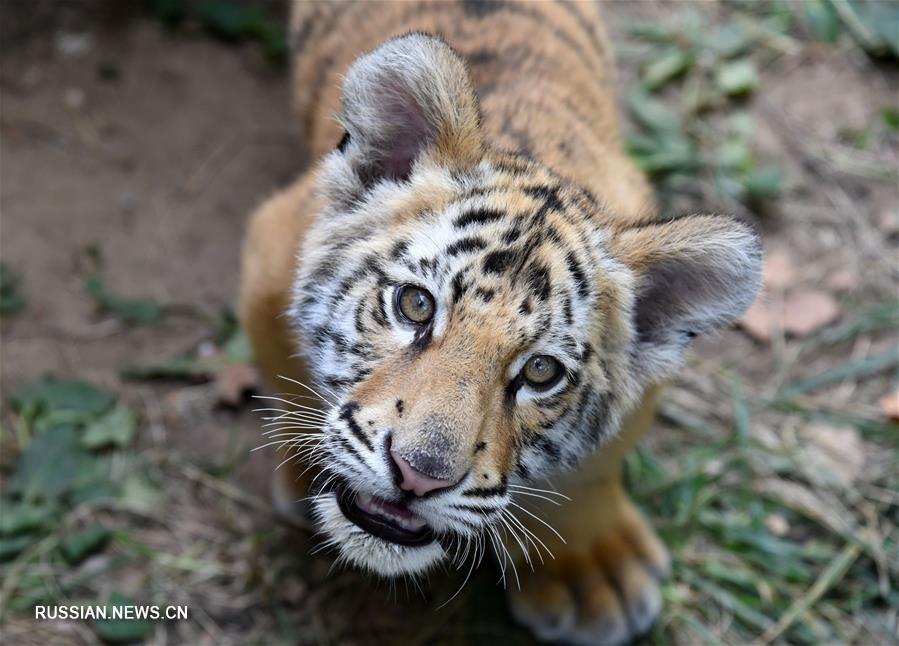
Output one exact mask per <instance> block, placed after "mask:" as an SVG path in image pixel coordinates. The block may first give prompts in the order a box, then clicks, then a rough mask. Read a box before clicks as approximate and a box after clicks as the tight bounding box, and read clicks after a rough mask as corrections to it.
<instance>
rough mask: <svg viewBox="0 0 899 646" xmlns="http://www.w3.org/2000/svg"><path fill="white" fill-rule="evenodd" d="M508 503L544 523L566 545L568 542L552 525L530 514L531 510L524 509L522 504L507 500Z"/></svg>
mask: <svg viewBox="0 0 899 646" xmlns="http://www.w3.org/2000/svg"><path fill="white" fill-rule="evenodd" d="M509 504H510V505H512V506H513V507H517V508H518V509H520V510H521V511H523V512H524V513H526V514H527V515H528V516H530V517H531V518H533V519H534V520H536V521H537V522H538V523H541V524H542V525H544V526H545V527H546V528H547V529H549V531H551V532H552V533H553V534H555V535H556V536H557V537H558V539H559V540H560V541H562V542H563V543H565V545H568V543H566V542H565V539H564V538H562V535H561V534H560V533H559V532H557V531H556V528H555V527H553V526H552V525H550V524H549V523H547V522H546V521H545V520H543V519H542V518H540V517H539V516H535V515H534V514H532V513H531V512H529V511H528V510H527V509H525V508H524V507H522V506H521V505H519V504H518V503H515V502H512V501H509Z"/></svg>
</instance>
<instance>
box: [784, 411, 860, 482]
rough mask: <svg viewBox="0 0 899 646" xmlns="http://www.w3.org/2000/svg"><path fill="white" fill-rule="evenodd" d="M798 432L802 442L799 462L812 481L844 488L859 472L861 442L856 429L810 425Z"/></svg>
mask: <svg viewBox="0 0 899 646" xmlns="http://www.w3.org/2000/svg"><path fill="white" fill-rule="evenodd" d="M799 434H800V436H801V437H802V439H803V440H805V441H806V445H805V446H804V447H803V449H802V457H803V459H802V460H801V461H800V464H801V466H802V470H803V471H805V473H806V475H807V476H808V477H809V479H811V480H812V481H814V482H817V483H819V484H838V485H841V486H846V487H848V486H849V485H851V484H852V482H853V481H854V480H855V479H856V478H858V476H859V475H860V474H861V472H862V469H863V468H864V464H865V455H864V445H863V444H862V439H861V436H860V435H859V433H858V431H857V430H856V429H854V428H836V427H833V426H828V425H826V424H811V425H809V426H806V427H805V428H802V429H800V432H799Z"/></svg>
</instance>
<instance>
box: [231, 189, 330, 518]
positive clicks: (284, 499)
mask: <svg viewBox="0 0 899 646" xmlns="http://www.w3.org/2000/svg"><path fill="white" fill-rule="evenodd" d="M314 209H315V204H314V198H313V189H312V176H311V175H310V174H306V175H304V176H303V177H301V178H300V179H299V180H298V181H297V182H295V183H294V184H293V185H292V186H291V187H289V188H288V189H286V190H285V191H283V192H281V193H278V194H277V195H275V196H273V197H272V198H270V199H269V200H268V201H266V202H265V203H264V204H262V206H260V207H259V208H258V209H257V210H256V212H255V213H254V214H253V215H252V216H251V218H250V223H249V230H248V232H247V237H246V240H245V242H244V249H243V257H242V268H241V285H240V308H239V311H240V320H241V324H242V326H243V329H244V331H245V332H246V334H247V336H248V338H249V341H250V345H251V346H252V348H253V354H254V357H255V360H256V365H257V367H258V368H259V370H260V371H261V373H262V375H263V377H264V380H265V384H266V387H267V389H268V391H269V393H271V394H272V395H273V396H278V397H282V398H284V399H286V397H284V396H283V395H279V394H278V393H289V394H290V395H302V396H304V397H306V396H311V395H312V393H311V392H309V391H306V390H304V389H303V388H302V387H301V386H298V385H297V384H295V383H292V382H291V381H289V380H290V379H293V380H296V381H299V382H302V383H304V384H308V383H309V379H308V376H307V372H306V369H305V366H304V365H303V363H302V361H301V360H300V359H298V358H297V350H298V349H297V347H296V343H295V341H294V338H293V334H292V332H291V330H290V328H289V322H288V319H287V317H286V314H285V313H286V311H287V307H288V305H289V304H290V293H291V284H292V282H293V277H294V270H295V266H296V258H297V253H298V251H299V249H300V246H301V244H302V241H303V237H304V235H305V232H306V230H307V228H308V226H309V223H310V221H311V217H310V216H311V215H312V214H313V213H314V212H315V211H314ZM282 377H286V378H287V379H283V378H282ZM262 401H263V402H265V404H264V407H265V408H280V409H283V410H297V411H299V410H302V409H298V408H296V407H294V406H291V405H290V404H289V403H287V402H282V401H277V400H262ZM298 403H301V404H302V405H303V406H310V407H313V408H315V407H316V402H315V401H314V400H313V399H305V398H303V399H299V400H298ZM274 414H277V413H274ZM267 416H268V415H267ZM284 432H292V430H289V429H286V428H285V431H284ZM277 439H286V438H277ZM272 441H274V440H272ZM292 450H293V449H287V448H284V447H280V448H279V449H278V450H277V451H274V452H273V453H274V458H273V459H274V460H275V462H274V464H273V468H274V466H276V465H279V464H281V466H280V467H279V468H278V469H277V470H276V471H275V472H274V475H273V480H272V495H273V499H274V503H275V505H276V507H277V508H278V509H279V511H281V512H282V513H285V514H288V515H291V516H300V515H303V514H304V512H305V506H304V505H303V504H302V503H301V502H299V501H302V500H303V499H304V498H305V497H306V491H307V489H308V485H309V481H310V479H311V477H312V476H311V471H310V472H307V473H304V470H305V466H304V464H302V463H299V462H298V461H296V460H294V459H291V458H295V457H296V456H295V454H292V453H291V451H292ZM282 463H283V464H282Z"/></svg>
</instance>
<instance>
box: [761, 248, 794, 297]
mask: <svg viewBox="0 0 899 646" xmlns="http://www.w3.org/2000/svg"><path fill="white" fill-rule="evenodd" d="M795 282H796V267H795V266H794V265H793V260H792V258H791V257H790V254H788V253H787V251H786V250H785V249H773V250H772V251H769V252H767V253H765V261H764V264H763V265H762V284H763V285H764V286H765V287H767V288H768V289H786V288H788V287H791V286H792V285H793V284H794V283H795Z"/></svg>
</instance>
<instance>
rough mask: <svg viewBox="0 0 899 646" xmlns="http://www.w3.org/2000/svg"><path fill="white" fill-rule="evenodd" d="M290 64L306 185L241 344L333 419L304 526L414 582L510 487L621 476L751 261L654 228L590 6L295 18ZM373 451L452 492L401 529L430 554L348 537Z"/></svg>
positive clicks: (251, 273)
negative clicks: (669, 384)
mask: <svg viewBox="0 0 899 646" xmlns="http://www.w3.org/2000/svg"><path fill="white" fill-rule="evenodd" d="M434 34H440V37H438V36H435V35H434ZM292 44H293V47H294V52H295V55H294V56H295V57H294V86H295V88H296V104H297V108H298V111H299V117H300V120H301V124H302V126H303V132H304V137H305V140H306V141H307V143H308V145H309V147H310V148H311V150H312V152H313V153H314V154H315V155H316V157H318V158H320V161H319V163H318V164H317V166H316V168H315V170H314V171H313V172H311V173H308V174H306V175H304V176H303V177H302V178H301V179H300V180H299V181H298V182H297V183H296V184H295V185H294V187H292V188H290V189H288V190H287V191H285V192H284V193H283V194H281V195H279V196H277V197H275V198H273V199H272V200H271V201H270V202H269V203H267V204H266V205H264V206H263V207H262V208H261V209H260V211H259V212H258V214H257V215H256V216H254V219H253V221H252V224H251V230H250V234H249V237H248V242H247V246H246V250H245V255H244V277H243V285H242V318H243V321H244V325H245V326H246V328H247V331H248V333H249V335H250V337H251V340H252V341H253V344H254V349H255V350H256V354H257V358H258V361H259V363H260V365H261V367H262V368H263V370H264V371H265V372H266V373H267V374H268V375H269V376H270V377H274V376H275V375H277V374H287V375H291V376H293V377H295V378H298V379H301V380H307V379H310V378H311V380H312V381H313V382H314V387H316V388H320V389H321V390H320V391H319V392H321V393H323V394H325V399H327V402H326V405H325V406H324V407H323V413H324V415H325V423H324V426H323V434H322V438H321V442H320V444H319V445H318V449H317V453H316V454H315V455H314V456H313V458H314V459H315V460H317V461H316V468H317V469H318V471H317V473H319V476H316V478H320V480H319V482H318V483H317V484H316V485H315V486H314V487H313V488H314V490H315V491H316V492H317V494H318V495H317V498H316V499H315V500H316V502H315V504H314V509H313V511H314V513H315V514H316V515H317V517H318V518H319V520H320V522H321V524H322V527H323V528H324V530H325V532H326V533H327V535H328V537H329V539H330V540H331V541H332V542H333V543H334V544H335V546H336V547H338V549H339V550H340V553H341V555H342V557H343V558H345V559H346V560H348V561H350V562H353V563H355V564H357V565H359V566H360V567H363V568H367V569H371V570H373V571H375V572H378V573H380V574H384V575H401V574H411V575H415V574H416V573H418V572H422V571H425V570H427V569H429V568H431V567H433V566H434V565H435V564H437V563H439V562H441V561H445V560H447V559H457V558H462V553H461V550H462V549H463V548H462V546H463V545H470V544H475V545H483V543H484V541H485V539H484V537H485V536H487V537H488V538H489V537H491V536H494V535H496V532H497V528H501V527H502V525H501V523H503V522H506V521H505V520H504V519H507V518H508V516H507V514H508V513H509V510H510V509H512V508H513V507H514V506H515V503H514V500H513V497H514V495H515V493H516V491H522V489H520V487H521V486H525V484H526V483H530V482H534V481H539V479H541V478H546V477H550V476H552V475H553V474H558V473H560V472H564V471H571V470H573V469H576V468H577V467H578V465H579V464H581V463H583V461H584V460H585V459H587V458H588V456H590V455H592V454H594V452H595V451H596V450H597V448H598V447H602V446H604V445H607V448H606V449H604V451H605V454H607V455H614V456H616V457H615V458H614V459H615V460H620V451H619V449H618V448H616V447H619V446H624V444H625V440H624V439H621V440H614V439H613V438H615V437H616V436H617V435H618V434H619V431H620V429H621V427H622V420H623V419H624V418H625V416H627V415H630V418H631V419H633V418H635V415H636V413H635V412H634V411H637V410H638V409H639V404H640V401H641V399H642V397H643V395H644V392H645V391H646V389H647V388H648V387H650V386H652V385H653V384H656V383H658V382H659V381H660V380H662V379H664V378H665V377H666V376H668V375H670V374H671V373H672V371H673V370H675V369H676V368H677V367H678V366H679V365H680V363H681V362H682V357H683V353H684V351H685V349H686V348H687V346H688V345H689V342H690V341H691V340H692V338H693V337H695V336H696V335H697V334H699V333H702V332H705V331H707V330H709V329H713V328H715V327H717V326H720V325H722V324H724V323H726V322H728V321H730V320H733V319H734V318H735V317H737V316H739V314H740V313H742V311H743V310H744V309H745V308H746V307H747V306H748V304H749V303H750V302H751V300H752V299H753V298H754V296H755V292H756V290H757V286H758V271H759V263H760V259H759V246H758V242H757V239H756V237H755V235H754V233H753V232H752V231H751V230H750V229H748V228H747V227H746V226H745V225H742V224H740V223H738V222H736V221H734V220H732V219H730V218H726V217H712V216H691V217H687V218H681V219H679V220H675V221H672V222H659V221H657V219H656V218H655V216H654V209H653V203H652V199H651V192H650V190H649V188H648V185H647V184H646V181H645V179H644V178H643V177H642V176H641V175H640V173H639V172H638V171H637V170H636V169H635V167H634V166H633V165H632V164H631V162H630V161H629V160H628V159H627V158H626V156H625V155H624V153H623V151H622V148H621V145H620V141H619V132H618V123H617V117H616V114H615V107H614V100H613V95H612V88H611V84H612V78H611V72H610V65H609V62H610V61H609V57H610V52H609V48H608V43H607V40H606V38H605V36H604V35H603V32H602V25H601V21H600V19H599V15H598V13H597V9H596V5H595V4H593V3H590V4H588V3H558V4H557V3H516V2H506V1H500V2H485V1H481V0H464V1H460V2H406V3H401V2H386V3H379V2H366V3H330V2H314V3H300V2H297V3H295V5H294V11H293V16H292ZM335 117H336V118H335ZM404 285H414V286H417V287H420V288H424V289H426V290H427V291H428V292H429V293H430V294H432V295H433V296H434V299H435V303H436V314H435V317H434V319H433V321H432V322H431V323H429V324H428V325H427V326H424V327H414V326H410V325H409V324H408V322H407V321H404V320H403V319H402V317H401V316H400V315H398V313H397V311H396V308H395V306H394V303H395V296H396V294H397V290H399V289H400V288H401V287H402V286H404ZM284 313H286V316H282V314H284ZM297 350H298V352H297ZM535 355H550V356H552V357H554V358H555V359H556V360H557V361H558V362H560V364H561V365H562V366H563V367H564V371H565V372H564V377H563V378H562V379H561V380H560V381H559V382H558V383H557V384H556V385H554V386H553V387H551V388H549V389H548V390H545V391H542V390H539V389H536V388H533V387H530V386H528V384H527V383H526V382H525V381H524V380H523V378H522V376H521V374H522V366H523V365H524V363H525V362H526V361H527V360H528V358H529V357H532V356H535ZM643 418H645V419H646V420H647V421H645V422H644V423H643V424H642V428H645V426H646V424H647V423H648V419H649V417H647V416H642V417H641V419H643ZM642 428H641V429H640V430H642ZM632 435H633V436H634V437H635V436H636V435H634V434H632ZM632 441H633V440H632V439H628V440H627V442H626V443H627V445H630V444H632ZM388 450H398V451H401V452H403V454H404V455H410V456H418V457H416V458H415V459H418V460H422V462H421V463H422V464H424V463H425V462H427V464H429V465H437V466H434V467H433V468H434V469H435V471H434V472H435V473H437V472H438V471H439V473H441V474H442V475H441V476H440V477H441V478H446V479H451V480H453V481H456V480H458V481H459V484H458V485H456V486H454V487H452V488H450V489H448V490H447V491H445V492H443V493H441V494H440V495H439V496H433V497H430V496H429V497H425V498H422V499H420V500H416V501H413V502H412V503H410V506H412V507H413V509H414V511H415V513H417V514H419V515H420V516H421V517H423V518H424V519H425V520H426V521H427V523H428V524H429V525H430V526H431V527H432V529H433V530H434V532H435V534H436V535H437V541H436V542H435V543H434V544H432V545H430V546H428V547H427V548H414V547H400V546H398V545H395V544H389V543H386V542H385V541H382V540H380V539H377V538H375V537H373V536H370V535H368V534H366V532H364V531H363V530H361V529H360V528H358V527H356V526H355V525H353V524H352V523H350V522H349V521H348V520H347V519H346V518H344V517H343V515H342V513H341V511H340V509H339V507H338V505H337V504H336V503H335V499H334V495H332V494H331V493H330V491H331V490H330V489H329V486H327V485H328V484H334V483H337V484H339V485H340V486H341V487H343V488H345V489H349V490H353V491H364V492H367V493H370V494H373V495H376V496H380V497H383V498H387V499H390V498H391V497H392V496H394V495H395V493H396V489H395V485H394V474H393V473H392V471H391V464H392V463H391V460H390V457H389V453H388ZM600 453H602V451H600ZM287 457H288V458H289V452H288V454H287ZM588 462H589V460H588ZM592 468H595V467H592ZM599 468H601V469H608V470H609V471H610V472H612V473H617V469H618V467H617V462H616V463H615V464H613V466H612V467H607V466H603V467H599ZM301 470H302V469H301ZM289 473H294V474H296V473H297V471H290V472H289ZM583 479H584V480H596V481H602V482H603V483H608V482H611V480H615V482H616V483H617V479H614V478H613V479H609V478H607V477H606V476H605V475H603V474H600V476H596V475H595V474H594V475H593V476H591V475H590V474H589V473H587V474H586V476H585V477H584V478H583ZM322 483H327V484H326V485H325V486H322ZM304 486H305V485H303V487H304ZM603 486H607V485H606V484H604V485H603ZM608 486H613V487H618V486H619V485H617V484H615V485H608ZM516 487H518V489H516ZM300 488H302V487H300ZM287 489H288V491H290V490H296V489H297V485H296V484H294V483H288V484H287ZM586 497H587V498H589V496H586ZM616 500H617V498H616ZM622 500H624V498H622ZM628 504H629V503H628ZM613 507H614V509H619V508H620V509H622V510H624V509H629V508H628V507H626V503H625V502H622V503H621V505H614V506H613V505H610V507H609V508H610V509H612V508H613ZM576 512H577V509H575V510H572V513H576ZM616 513H617V512H616ZM628 513H630V512H624V511H622V512H621V514H620V515H616V516H615V518H618V517H619V516H620V517H621V518H624V517H627V518H631V516H628V515H627V514H628ZM599 517H603V518H605V516H604V515H603V513H599V512H597V518H599ZM610 518H611V516H610ZM615 522H617V521H615ZM628 522H631V524H632V525H633V524H634V523H636V522H637V521H628ZM603 523H604V525H611V524H613V521H611V520H610V521H608V522H606V521H603ZM563 524H564V521H563ZM583 524H584V526H585V527H587V526H590V527H595V526H597V525H596V523H591V522H585V523H583ZM634 526H636V525H634ZM639 527H641V528H644V529H645V526H644V525H639ZM644 529H641V530H640V531H644ZM573 531H575V532H577V531H578V530H577V529H575V530H573ZM596 531H599V530H596ZM645 531H648V529H645ZM546 540H553V539H551V538H549V537H547V538H546ZM647 540H648V539H647ZM464 555H465V556H466V557H467V556H468V555H469V548H468V547H465V548H464ZM516 558H521V557H520V556H519V557H516ZM619 612H620V611H619ZM523 620H524V621H526V622H527V621H528V620H527V619H523ZM532 627H533V628H534V630H535V632H537V633H538V634H541V629H540V628H539V627H537V626H536V625H534V626H532ZM572 634H573V633H572ZM572 634H568V633H566V634H563V635H562V636H563V637H565V636H566V635H567V636H568V637H571V638H572V639H574V638H575V637H572ZM585 634H587V635H588V639H587V641H590V638H589V635H592V634H593V633H589V632H588V633H585ZM547 635H549V633H547ZM544 636H545V635H544ZM550 636H552V635H550ZM553 638H555V637H553ZM578 639H579V638H578Z"/></svg>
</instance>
